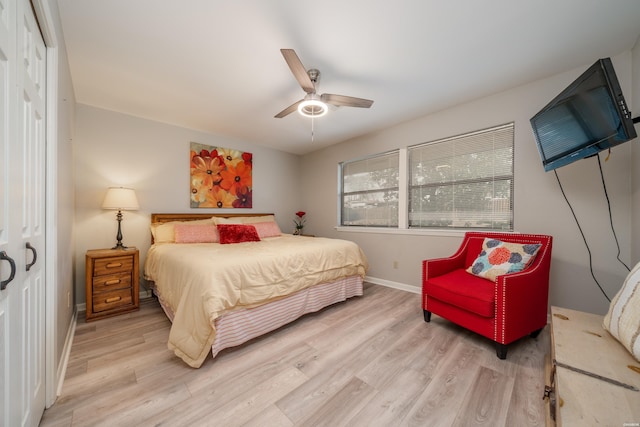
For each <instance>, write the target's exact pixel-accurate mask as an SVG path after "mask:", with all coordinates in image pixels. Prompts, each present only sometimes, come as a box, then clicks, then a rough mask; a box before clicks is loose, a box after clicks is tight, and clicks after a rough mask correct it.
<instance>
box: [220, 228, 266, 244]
mask: <svg viewBox="0 0 640 427" xmlns="http://www.w3.org/2000/svg"><path fill="white" fill-rule="evenodd" d="M218 233H219V234H220V243H222V244H223V245H225V244H227V243H242V242H259V241H260V236H258V232H257V231H256V228H255V227H254V226H253V225H249V224H218Z"/></svg>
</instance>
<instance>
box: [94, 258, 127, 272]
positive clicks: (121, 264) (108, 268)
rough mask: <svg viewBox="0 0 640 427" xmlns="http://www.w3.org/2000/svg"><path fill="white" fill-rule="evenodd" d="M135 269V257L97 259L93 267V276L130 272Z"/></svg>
mask: <svg viewBox="0 0 640 427" xmlns="http://www.w3.org/2000/svg"><path fill="white" fill-rule="evenodd" d="M132 269H133V256H121V257H112V258H104V259H97V260H96V261H95V264H94V266H93V275H94V276H102V275H105V274H113V273H117V272H121V271H123V272H130V271H131V270H132Z"/></svg>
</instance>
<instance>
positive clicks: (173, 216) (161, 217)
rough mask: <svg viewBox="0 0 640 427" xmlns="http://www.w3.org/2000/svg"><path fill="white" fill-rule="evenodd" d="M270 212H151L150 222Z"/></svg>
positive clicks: (260, 214) (258, 214) (259, 214)
mask: <svg viewBox="0 0 640 427" xmlns="http://www.w3.org/2000/svg"><path fill="white" fill-rule="evenodd" d="M267 215H273V214H272V213H224V214H222V213H221V214H213V213H152V214H151V224H157V223H164V222H171V221H195V220H198V219H207V218H211V217H214V216H215V217H219V218H237V217H243V216H267Z"/></svg>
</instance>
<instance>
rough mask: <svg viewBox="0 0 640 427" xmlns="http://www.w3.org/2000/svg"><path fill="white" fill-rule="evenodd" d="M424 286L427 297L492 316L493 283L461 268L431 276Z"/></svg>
mask: <svg viewBox="0 0 640 427" xmlns="http://www.w3.org/2000/svg"><path fill="white" fill-rule="evenodd" d="M424 286H425V291H426V294H427V295H429V298H436V299H439V300H441V301H445V302H446V303H447V304H451V305H454V306H457V307H459V308H461V309H463V310H467V311H470V312H473V313H476V314H477V315H479V316H483V317H489V318H492V317H494V314H495V292H494V289H495V284H494V283H493V282H490V281H488V280H486V279H483V278H481V277H478V276H474V275H473V274H470V273H467V272H466V271H465V270H464V269H462V268H460V269H457V270H453V271H451V272H449V273H446V274H443V275H442V276H437V277H434V278H431V279H429V280H427V281H426V283H425V284H424ZM427 310H428V308H427Z"/></svg>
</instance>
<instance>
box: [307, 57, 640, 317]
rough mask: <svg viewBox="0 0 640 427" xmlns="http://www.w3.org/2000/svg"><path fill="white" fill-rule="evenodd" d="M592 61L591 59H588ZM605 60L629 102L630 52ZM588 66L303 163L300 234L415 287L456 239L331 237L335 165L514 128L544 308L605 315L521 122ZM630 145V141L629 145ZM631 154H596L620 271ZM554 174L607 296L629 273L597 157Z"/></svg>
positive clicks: (522, 206)
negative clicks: (542, 246)
mask: <svg viewBox="0 0 640 427" xmlns="http://www.w3.org/2000/svg"><path fill="white" fill-rule="evenodd" d="M595 59H597V58H594V61H595ZM612 59H613V62H614V67H615V69H616V72H617V75H618V78H619V80H620V82H621V85H622V89H623V91H624V93H625V94H628V95H627V98H630V97H631V82H632V54H631V52H627V53H623V54H621V55H618V56H616V57H614V58H612ZM589 65H591V64H585V66H584V67H581V68H580V69H576V70H572V71H570V72H566V73H563V74H560V75H556V76H552V77H549V78H547V79H544V80H541V81H537V82H534V83H531V84H527V85H525V86H521V87H518V88H515V89H513V90H509V91H506V92H503V93H499V94H495V95H492V96H489V97H486V98H483V99H479V100H476V101H474V102H470V103H467V104H463V105H459V106H456V107H454V108H450V109H448V110H445V111H441V112H437V113H434V114H430V115H428V116H425V117H422V118H419V119H416V120H412V121H408V122H406V123H404V124H401V125H398V126H395V127H392V128H389V129H386V130H384V131H381V132H377V133H374V134H371V135H368V136H365V137H360V138H356V139H353V140H351V141H348V142H345V143H342V144H339V145H336V146H332V147H328V148H326V149H323V150H320V151H317V152H314V153H311V154H308V155H306V156H304V157H303V160H302V170H304V175H303V179H304V183H303V185H304V193H303V194H304V209H305V210H306V211H307V212H308V216H309V220H308V223H307V227H306V228H307V232H309V233H315V234H318V235H323V236H328V237H338V238H346V239H349V240H354V241H356V242H357V243H359V244H360V245H361V246H362V248H363V250H364V252H365V253H366V254H367V256H368V258H369V261H370V265H371V267H370V270H369V272H368V275H369V276H370V277H372V278H374V279H375V280H379V281H382V282H384V281H388V282H394V283H396V284H401V285H408V286H413V287H415V288H416V290H417V289H419V288H420V286H421V262H422V260H423V259H426V258H432V257H440V256H448V255H451V254H452V253H453V251H454V250H455V249H456V248H457V247H458V244H459V242H460V241H461V236H456V237H445V236H441V235H429V236H424V235H406V234H392V235H390V234H374V233H356V232H338V231H336V230H335V226H336V223H337V211H338V200H337V197H336V189H337V187H338V183H337V165H338V163H339V162H340V161H344V160H349V159H353V158H357V157H361V156H366V155H369V154H374V153H379V152H384V151H387V150H391V149H396V148H399V147H404V146H408V145H412V144H417V143H421V142H426V141H432V140H436V139H438V138H443V137H448V136H453V135H458V134H461V133H464V132H469V131H474V130H478V129H484V128H487V127H491V126H495V125H499V124H503V123H508V122H515V195H514V197H515V218H514V225H515V229H516V230H517V231H520V232H529V233H543V234H550V235H552V236H553V237H554V248H553V262H552V271H551V284H550V302H551V304H553V305H559V306H565V307H570V308H575V309H579V310H585V311H590V312H597V313H603V312H605V311H606V309H607V308H608V301H607V300H606V299H605V297H604V296H603V295H602V294H601V292H600V291H599V290H598V287H597V286H596V284H595V282H594V280H593V279H592V278H591V275H590V273H589V257H588V252H587V249H586V248H585V245H584V243H583V240H582V237H581V236H580V234H579V231H578V228H577V226H576V223H575V221H574V219H573V217H572V215H571V211H570V210H569V207H568V206H567V204H566V202H565V201H564V199H563V197H562V194H561V192H560V189H559V186H558V183H557V181H556V178H555V175H554V173H553V172H549V173H545V172H544V170H543V168H542V165H541V161H540V158H539V155H538V152H537V149H536V145H535V140H534V136H533V133H532V131H531V127H530V124H529V119H530V118H531V117H532V116H533V115H534V114H535V113H536V112H537V111H538V110H539V109H540V108H542V107H543V106H544V105H545V104H546V103H547V102H548V101H550V100H551V99H552V98H553V97H555V96H556V95H557V94H558V93H559V92H560V91H561V90H562V89H564V88H565V87H566V86H567V85H568V84H569V83H571V82H572V81H573V80H574V79H575V78H576V77H577V76H578V75H580V74H581V73H582V72H583V71H584V70H585V69H586V68H587V67H588V66H589ZM636 74H637V73H636ZM633 144H637V142H635V141H634V142H633ZM631 148H632V145H631V143H628V144H623V145H621V146H618V147H616V148H614V149H613V150H612V154H611V158H610V159H609V161H607V162H605V161H604V157H605V156H606V153H605V154H603V155H602V156H601V159H602V164H603V170H604V176H605V180H606V184H607V190H608V194H609V198H610V200H611V205H612V207H611V209H612V212H613V221H614V224H615V229H616V232H617V234H618V239H619V242H620V246H621V250H622V254H621V257H622V259H623V260H624V261H625V262H626V263H627V265H628V264H629V263H630V262H632V260H631V241H632V240H635V241H637V240H638V237H639V236H638V234H637V232H636V234H635V235H634V236H633V237H634V238H633V239H632V226H631V212H632V208H631V203H632V187H631V179H632V177H631V171H632V167H633V165H632V161H631ZM635 164H637V162H636V163H635ZM558 175H559V177H560V180H561V182H562V185H563V186H564V189H565V192H566V194H567V197H568V198H569V199H570V201H571V203H572V205H573V208H574V209H575V211H576V214H577V216H578V220H579V221H580V225H581V227H582V228H583V230H584V231H585V234H586V239H587V242H588V244H589V247H590V249H591V252H592V256H593V262H594V266H593V270H594V273H595V275H596V277H597V279H598V281H599V282H600V284H601V285H602V286H603V288H604V289H605V291H606V293H607V294H608V296H609V297H610V298H611V297H613V295H614V294H615V292H616V291H617V290H618V289H619V287H620V286H621V284H622V280H623V279H624V277H625V276H626V273H627V270H626V268H625V267H624V266H622V265H621V264H620V263H619V262H618V261H617V260H616V253H617V249H616V247H615V241H614V239H613V237H612V232H611V227H610V225H609V216H608V208H607V205H606V200H605V196H604V192H603V187H602V184H601V180H600V173H599V171H598V167H597V160H596V158H595V157H594V158H591V159H586V160H582V161H580V162H577V163H575V164H572V165H569V166H566V167H564V168H562V169H560V170H558ZM634 179H635V180H636V181H635V188H636V189H637V188H639V187H640V183H638V180H637V177H635V178H634ZM636 231H637V228H636ZM635 255H636V256H635V258H634V259H633V261H635V262H637V261H638V259H637V257H638V255H640V254H638V253H636V254H635ZM393 261H397V262H398V268H397V269H395V268H393Z"/></svg>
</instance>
